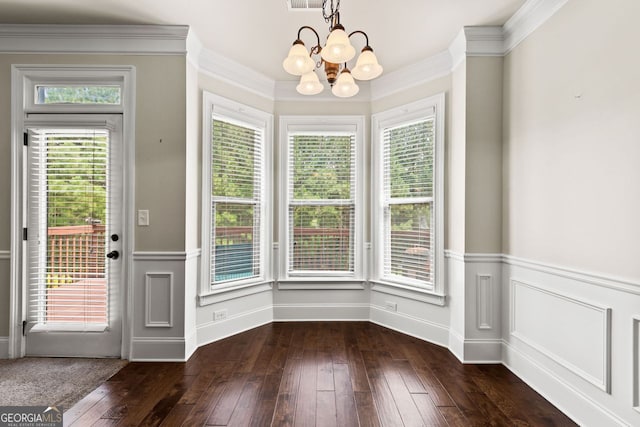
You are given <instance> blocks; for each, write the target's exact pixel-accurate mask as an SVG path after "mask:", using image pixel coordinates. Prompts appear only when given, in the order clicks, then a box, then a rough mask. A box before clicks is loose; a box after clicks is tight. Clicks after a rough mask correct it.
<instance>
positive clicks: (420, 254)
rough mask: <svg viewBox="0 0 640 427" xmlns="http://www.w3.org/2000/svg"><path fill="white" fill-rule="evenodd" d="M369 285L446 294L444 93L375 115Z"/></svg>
mask: <svg viewBox="0 0 640 427" xmlns="http://www.w3.org/2000/svg"><path fill="white" fill-rule="evenodd" d="M372 127H373V138H374V141H373V153H372V159H373V165H372V170H373V179H372V185H373V188H372V193H373V207H374V209H373V215H372V238H373V256H374V262H373V265H372V269H373V271H372V279H373V281H374V282H375V281H377V282H381V283H384V284H390V285H398V286H408V287H411V288H413V289H417V290H421V291H424V292H427V293H433V294H436V295H444V283H443V268H444V245H443V239H444V226H443V215H444V213H443V212H444V210H443V207H444V204H443V190H444V185H443V184H444V182H443V181H444V170H443V168H444V153H443V151H444V135H443V127H444V95H437V96H434V97H431V98H428V99H425V100H422V101H419V102H416V103H412V104H409V105H405V106H402V107H401V108H397V109H393V110H389V111H385V112H382V113H378V114H375V115H374V116H373V117H372Z"/></svg>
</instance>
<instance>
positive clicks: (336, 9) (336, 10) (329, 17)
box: [322, 0, 340, 24]
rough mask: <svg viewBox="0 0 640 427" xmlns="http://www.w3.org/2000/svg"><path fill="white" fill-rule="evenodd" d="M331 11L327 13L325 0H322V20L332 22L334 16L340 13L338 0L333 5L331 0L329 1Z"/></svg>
mask: <svg viewBox="0 0 640 427" xmlns="http://www.w3.org/2000/svg"><path fill="white" fill-rule="evenodd" d="M330 6H331V13H330V14H327V0H322V16H323V17H324V22H327V23H329V24H332V22H333V20H334V18H335V17H336V16H339V15H340V11H339V10H340V0H337V1H336V4H335V7H334V5H333V0H331V3H330Z"/></svg>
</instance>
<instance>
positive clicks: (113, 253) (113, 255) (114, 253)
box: [107, 251, 120, 259]
mask: <svg viewBox="0 0 640 427" xmlns="http://www.w3.org/2000/svg"><path fill="white" fill-rule="evenodd" d="M118 257H120V252H118V251H111V252H109V253H108V254H107V258H109V259H118Z"/></svg>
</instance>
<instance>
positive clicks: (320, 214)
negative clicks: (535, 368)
mask: <svg viewBox="0 0 640 427" xmlns="http://www.w3.org/2000/svg"><path fill="white" fill-rule="evenodd" d="M355 144H356V139H355V134H354V133H315V132H308V133H307V132H302V133H289V140H288V151H289V153H288V163H289V165H288V171H289V176H288V180H287V185H288V188H287V191H288V200H289V206H288V228H289V242H288V245H289V250H288V254H289V257H288V264H289V265H288V272H289V273H294V274H295V273H296V272H298V273H320V274H322V273H332V272H333V273H340V274H344V273H347V274H351V273H353V272H354V222H355V188H356V186H355V179H356V173H355V171H356V165H355V159H356V155H355Z"/></svg>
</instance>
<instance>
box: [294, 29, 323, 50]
mask: <svg viewBox="0 0 640 427" xmlns="http://www.w3.org/2000/svg"><path fill="white" fill-rule="evenodd" d="M305 28H307V29H309V30H311V31H313V34H315V35H316V41H317V44H316V46H320V36H319V35H318V32H317V31H316V30H314V29H313V27H310V26H308V25H303V26H302V27H300V28H299V29H298V40H300V34H301V33H302V30H304V29H305Z"/></svg>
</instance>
